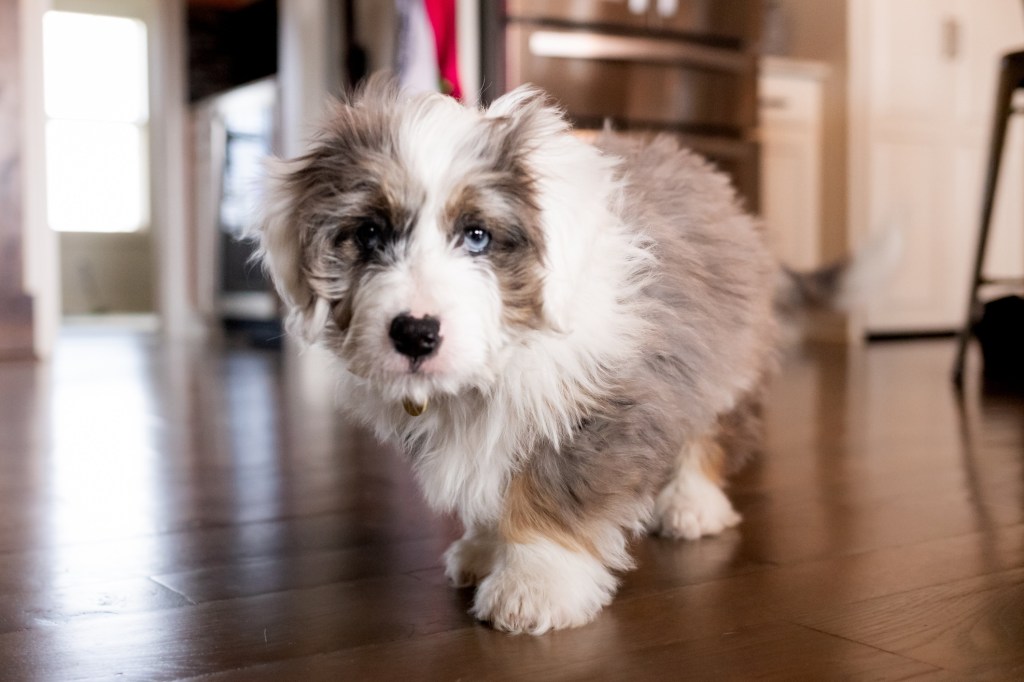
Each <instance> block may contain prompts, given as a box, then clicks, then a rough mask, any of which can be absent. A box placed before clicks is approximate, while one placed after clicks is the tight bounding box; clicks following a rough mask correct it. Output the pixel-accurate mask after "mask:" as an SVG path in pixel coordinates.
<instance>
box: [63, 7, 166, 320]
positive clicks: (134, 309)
mask: <svg viewBox="0 0 1024 682" xmlns="http://www.w3.org/2000/svg"><path fill="white" fill-rule="evenodd" d="M147 4H148V3H139V2H127V1H117V0H54V2H52V4H51V9H50V10H49V11H47V12H46V13H45V14H44V15H43V100H44V103H43V104H44V107H43V108H44V114H45V123H44V125H45V144H46V169H47V171H46V194H47V202H46V203H47V206H46V216H47V223H48V226H49V228H50V229H52V230H54V231H55V232H56V234H57V240H58V245H59V246H58V250H59V253H60V258H59V275H60V281H61V288H60V291H61V302H62V303H61V310H60V313H61V318H62V322H63V323H74V322H81V321H89V322H90V323H94V322H97V321H100V320H103V321H115V322H116V323H131V324H141V325H143V326H147V327H155V322H156V315H155V310H156V305H155V301H154V289H155V282H154V272H155V271H156V266H155V264H154V257H155V255H154V243H153V229H152V223H153V221H152V218H151V216H152V215H153V211H152V205H151V200H150V197H151V196H152V181H151V178H152V175H153V173H152V168H151V159H152V158H153V154H152V153H151V150H150V115H149V114H150V101H151V98H150V88H149V73H150V68H149V65H150V58H149V55H150V49H151V48H150V44H151V39H150V36H151V34H152V18H151V16H149V13H148V12H147V11H146V10H147Z"/></svg>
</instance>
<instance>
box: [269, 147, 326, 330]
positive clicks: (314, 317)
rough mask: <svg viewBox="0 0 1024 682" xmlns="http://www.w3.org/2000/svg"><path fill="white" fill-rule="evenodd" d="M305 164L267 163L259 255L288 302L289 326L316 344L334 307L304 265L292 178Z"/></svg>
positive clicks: (287, 316) (287, 322) (282, 297)
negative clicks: (311, 280)
mask: <svg viewBox="0 0 1024 682" xmlns="http://www.w3.org/2000/svg"><path fill="white" fill-rule="evenodd" d="M303 163H304V162H303V161H301V160H296V161H282V160H280V159H270V160H268V161H267V162H266V165H265V170H266V176H265V177H266V179H265V183H266V184H265V194H264V201H263V215H262V219H261V220H260V221H259V225H260V232H259V241H260V248H259V251H258V252H257V258H259V259H260V260H262V261H263V267H264V268H266V270H267V272H268V273H270V278H271V280H272V281H273V282H274V287H275V288H276V289H277V293H278V294H280V296H281V299H282V301H284V304H285V308H286V310H287V315H286V318H285V326H286V328H287V329H288V331H289V332H291V333H292V334H294V335H295V336H297V337H299V338H300V339H302V340H303V341H305V342H306V343H313V342H314V341H316V339H317V337H318V336H319V335H320V332H321V331H322V330H323V328H324V325H325V324H326V322H327V316H328V314H329V313H330V306H329V305H328V303H327V301H325V300H324V299H322V298H320V297H318V296H316V295H315V294H314V293H313V290H312V289H310V287H309V285H308V284H307V283H306V276H305V273H304V271H303V267H302V248H303V246H302V245H303V239H302V226H301V225H300V224H299V223H298V222H297V220H296V216H297V211H296V206H295V191H294V184H293V183H292V181H291V179H290V178H291V176H292V174H293V173H295V172H296V171H297V170H299V169H300V168H301V167H302V164H303Z"/></svg>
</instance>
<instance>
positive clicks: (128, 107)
mask: <svg viewBox="0 0 1024 682" xmlns="http://www.w3.org/2000/svg"><path fill="white" fill-rule="evenodd" d="M43 53H44V60H43V66H44V81H43V82H44V85H43V87H44V97H45V102H46V115H47V116H50V117H51V118H89V119H102V120H110V121H135V122H140V123H141V122H145V121H146V119H147V118H148V116H149V114H148V106H147V78H146V62H147V59H146V25H145V24H144V23H142V22H141V21H139V20H137V19H129V18H127V17H111V16H102V15H95V14H78V13H75V12H47V13H46V15H45V16H44V17H43Z"/></svg>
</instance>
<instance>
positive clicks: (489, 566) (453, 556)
mask: <svg viewBox="0 0 1024 682" xmlns="http://www.w3.org/2000/svg"><path fill="white" fill-rule="evenodd" d="M500 546H501V540H500V538H499V537H498V534H497V532H496V531H494V530H492V529H481V528H477V527H471V528H469V529H467V530H466V532H465V534H463V536H462V537H461V538H459V539H458V540H456V541H455V542H453V543H452V544H451V546H450V547H449V548H448V550H447V551H446V552H445V553H444V566H445V570H444V574H445V575H446V576H448V580H449V581H451V583H452V585H454V586H455V587H469V586H475V585H479V584H480V582H481V581H482V580H483V579H484V578H486V577H487V576H488V575H490V574H491V571H492V570H494V562H495V560H496V559H497V556H498V548H499V547H500Z"/></svg>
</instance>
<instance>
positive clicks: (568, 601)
mask: <svg viewBox="0 0 1024 682" xmlns="http://www.w3.org/2000/svg"><path fill="white" fill-rule="evenodd" d="M617 585H618V582H617V581H616V579H615V576H613V575H612V574H611V572H609V570H608V569H607V568H605V566H604V565H603V564H602V563H601V562H600V561H598V560H597V559H595V558H594V557H593V556H591V555H590V554H587V553H584V552H574V551H572V550H569V549H566V548H565V547H562V546H561V545H559V544H557V543H554V542H551V541H550V540H538V541H536V542H531V543H528V544H517V543H511V544H506V545H503V546H501V548H500V549H499V552H498V556H497V561H496V563H495V566H494V570H493V572H492V573H491V574H490V575H489V576H487V578H486V579H484V581H483V582H481V583H480V586H479V588H477V592H476V599H475V600H474V603H473V610H472V613H473V615H474V616H476V617H477V618H479V619H480V620H483V621H487V622H489V623H491V624H492V625H493V626H494V627H495V628H497V629H499V630H505V631H508V632H514V633H524V632H528V633H530V634H532V635H540V634H543V633H545V632H547V631H548V630H558V629H562V628H572V627H578V626H580V625H586V624H587V623H589V622H590V621H591V620H593V619H594V616H596V615H597V613H598V612H599V611H600V610H601V609H602V608H603V607H604V606H606V605H607V604H608V603H609V602H611V600H612V597H613V596H614V594H615V589H616V587H617Z"/></svg>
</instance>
